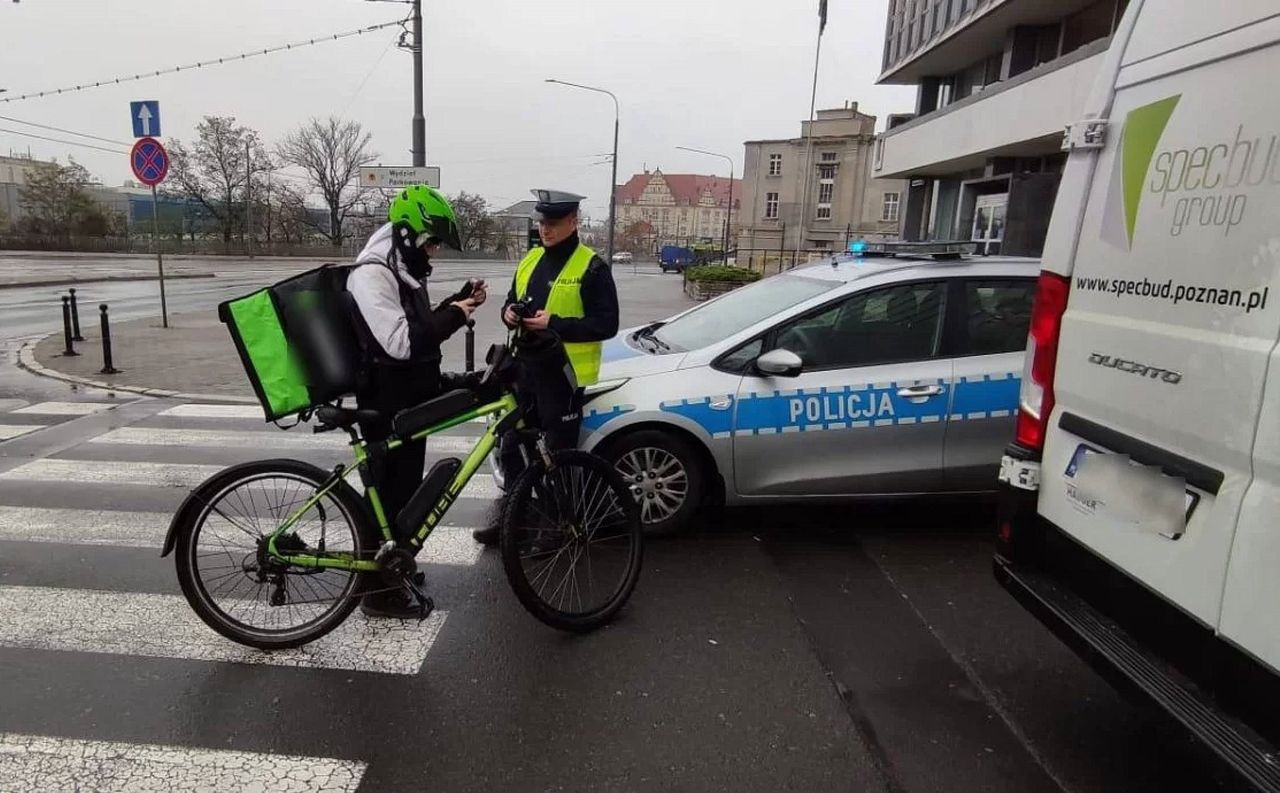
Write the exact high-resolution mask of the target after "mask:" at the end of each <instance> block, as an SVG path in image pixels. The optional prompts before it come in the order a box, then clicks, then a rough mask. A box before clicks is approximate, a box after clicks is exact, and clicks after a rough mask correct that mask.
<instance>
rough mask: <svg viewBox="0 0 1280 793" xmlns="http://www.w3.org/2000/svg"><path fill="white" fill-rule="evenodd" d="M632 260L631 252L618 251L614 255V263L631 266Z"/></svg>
mask: <svg viewBox="0 0 1280 793" xmlns="http://www.w3.org/2000/svg"><path fill="white" fill-rule="evenodd" d="M632 258H633V257H632V255H631V251H617V252H615V253H614V254H613V263H614V264H630V263H631V260H632Z"/></svg>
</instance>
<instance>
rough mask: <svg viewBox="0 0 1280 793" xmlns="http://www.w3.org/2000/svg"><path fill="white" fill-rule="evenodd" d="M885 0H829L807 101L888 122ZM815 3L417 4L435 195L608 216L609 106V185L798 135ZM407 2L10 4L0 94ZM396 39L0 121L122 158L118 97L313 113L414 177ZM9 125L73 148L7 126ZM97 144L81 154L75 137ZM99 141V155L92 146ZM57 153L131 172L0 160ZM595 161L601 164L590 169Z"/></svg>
mask: <svg viewBox="0 0 1280 793" xmlns="http://www.w3.org/2000/svg"><path fill="white" fill-rule="evenodd" d="M887 2H888V0H830V13H829V22H828V25H827V30H826V34H825V36H824V38H823V45H822V68H821V72H820V77H819V82H818V107H819V108H823V107H837V106H840V105H842V104H843V103H844V102H845V101H846V100H855V101H858V102H859V103H860V107H861V108H862V109H863V111H864V112H869V113H873V114H875V115H877V116H879V118H880V122H879V125H880V128H883V125H884V117H885V115H886V114H887V113H892V112H901V111H907V110H910V109H911V107H912V104H913V101H914V92H913V90H912V89H909V88H905V87H900V86H877V85H875V78H876V76H877V74H878V72H879V66H880V58H881V50H882V46H883V38H884V26H885V9H886V5H887ZM817 5H818V2H817V0H643V1H639V0H636V1H630V0H580V2H562V0H543V2H530V0H468V2H446V1H445V0H424V16H425V27H426V50H425V53H426V54H425V58H426V116H427V161H428V163H430V164H433V165H439V166H441V168H442V173H443V176H442V181H443V187H444V189H445V191H446V192H448V193H455V192H457V191H459V190H467V191H471V192H478V193H480V194H481V195H483V196H485V197H486V198H487V199H489V200H490V201H491V202H492V203H494V204H496V205H500V206H505V205H507V204H510V203H512V202H515V201H518V200H522V199H524V198H526V197H528V192H527V191H528V189H529V188H530V187H535V186H538V187H542V186H546V187H559V188H563V189H568V190H576V191H578V192H581V193H584V194H586V195H587V196H589V201H588V202H587V210H588V212H590V213H591V214H596V213H599V216H601V217H602V216H603V213H604V211H605V209H604V208H605V206H606V205H607V196H608V185H609V166H608V164H607V162H606V158H605V157H602V156H599V155H602V154H604V153H607V152H608V151H609V150H610V148H611V146H612V121H613V107H612V103H611V102H610V101H609V98H608V97H606V96H603V95H600V94H591V93H587V92H582V91H577V90H574V89H568V88H564V87H561V86H555V85H548V84H545V83H544V82H543V80H544V79H545V78H547V77H557V78H560V79H563V80H570V81H573V82H580V83H587V84H592V85H598V86H602V87H605V88H608V89H610V90H612V91H613V92H614V93H616V94H617V95H618V98H619V100H620V102H621V104H622V127H621V129H622V133H621V142H620V153H619V167H618V174H619V181H620V182H621V181H624V180H625V179H626V177H627V176H628V175H630V174H632V173H635V172H638V171H640V170H641V169H642V168H643V167H645V166H648V167H649V168H650V169H652V168H654V167H661V168H662V169H664V170H667V171H671V172H698V173H720V174H724V172H725V164H724V162H723V160H718V159H714V158H709V157H702V156H700V155H695V154H689V153H687V152H681V151H676V150H675V147H676V146H682V145H683V146H692V147H696V148H703V149H709V150H712V151H719V152H723V153H725V154H728V155H730V156H732V157H733V159H734V161H735V162H736V163H737V168H738V174H739V175H741V167H742V151H743V148H742V142H743V141H744V140H749V139H753V138H768V137H791V136H795V135H798V134H799V128H800V127H799V125H800V121H801V120H802V119H804V118H807V117H808V112H809V92H810V86H811V83H810V80H811V76H812V67H813V48H814V40H815V36H816V33H817ZM407 8H408V6H404V5H395V4H390V3H382V2H376V3H375V2H365V1H364V0H199V2H197V0H147V1H146V2H143V1H142V0H110V1H109V2H104V0H21V2H20V3H11V2H3V4H0V88H4V89H8V93H7V94H0V99H3V98H5V97H6V96H8V97H13V96H15V95H19V94H22V93H26V92H29V91H38V90H43V89H49V88H62V87H66V86H69V85H76V84H81V83H85V82H95V81H98V80H102V79H107V78H114V77H117V76H121V75H126V74H135V73H137V72H139V71H146V70H153V71H154V70H155V69H160V68H165V67H169V66H177V65H182V64H186V63H190V62H194V61H199V60H205V59H208V58H217V57H222V56H227V55H232V54H236V53H240V52H243V51H246V50H252V49H255V48H257V49H261V48H264V47H270V46H274V45H277V44H284V43H287V42H291V41H297V40H300V39H306V38H310V37H312V36H316V35H322V34H331V33H336V32H339V31H345V30H350V29H354V28H358V27H361V26H364V25H369V24H373V23H377V22H383V21H390V20H394V19H397V18H399V17H401V16H402V15H403V14H404V13H405V11H406V10H407ZM398 34H399V29H398V28H391V29H387V30H382V31H377V32H373V33H367V34H365V35H363V36H359V37H356V38H352V39H346V40H343V41H337V42H329V43H324V44H319V45H317V46H314V47H307V48H302V49H297V50H293V51H290V52H284V53H279V54H273V55H268V56H264V57H260V58H257V59H253V60H249V61H246V62H243V63H233V64H228V65H222V66H216V67H209V68H205V69H202V70H198V71H194V72H183V73H181V74H177V75H168V76H162V77H156V78H152V79H149V80H145V81H142V82H138V83H129V84H124V85H120V86H114V85H113V86H111V87H109V88H98V89H93V90H89V91H83V92H79V93H71V94H64V95H62V96H53V97H45V98H37V99H29V100H23V101H19V102H8V103H0V116H8V117H11V118H17V119H21V120H23V121H33V122H38V123H42V124H48V125H52V126H57V127H64V128H68V129H72V130H76V131H81V132H87V133H91V134H94V135H99V136H102V137H105V138H110V139H113V140H117V141H123V142H126V143H128V142H130V141H131V139H132V138H131V129H130V126H129V118H128V115H129V113H128V102H129V101H130V100H137V99H156V100H159V101H160V103H161V110H162V117H163V124H164V128H163V132H164V137H165V138H166V139H171V138H174V137H177V138H182V139H188V140H189V139H190V138H191V136H192V131H193V128H194V126H195V124H196V122H197V121H198V120H199V119H200V117H201V116H203V115H206V114H217V115H232V116H235V117H236V118H237V119H238V120H239V121H240V122H241V123H244V124H247V125H249V126H251V127H253V128H255V129H257V130H258V131H259V132H260V133H261V134H262V135H263V137H264V139H265V140H266V141H268V142H269V143H270V142H273V141H275V140H278V139H279V138H280V137H281V136H283V135H284V134H285V133H287V132H288V131H289V130H290V129H292V128H293V127H295V126H296V125H297V124H298V123H299V122H300V121H301V120H303V119H305V118H307V117H310V116H326V115H329V114H336V115H339V116H346V117H354V118H358V119H359V120H360V121H361V122H363V123H364V125H365V126H366V128H367V129H369V130H370V131H371V132H372V133H373V146H374V148H375V149H376V150H377V151H378V152H379V153H380V154H381V162H382V163H383V164H386V165H406V164H409V163H410V162H411V159H410V154H409V148H410V124H409V122H410V116H411V114H412V70H411V64H412V59H411V56H410V55H409V54H408V53H407V52H404V51H401V50H398V49H396V48H395V47H394V46H393V45H394V42H395V40H396V38H397V36H398ZM0 129H5V130H20V131H25V132H31V133H34V134H40V135H47V136H49V137H55V138H64V139H71V140H82V139H76V138H69V136H67V135H65V134H60V133H56V132H49V131H45V130H39V129H33V128H31V127H24V126H21V125H18V124H16V123H14V122H12V121H5V120H0ZM84 142H88V143H94V142H93V141H84ZM97 145H107V147H108V148H111V146H110V145H109V144H97ZM28 147H30V151H31V153H32V154H33V155H35V156H37V157H40V158H50V157H57V158H58V159H59V160H65V158H66V157H67V156H68V155H70V156H73V157H74V158H75V159H76V160H77V161H79V162H81V163H83V164H84V165H85V166H86V167H88V168H89V169H90V171H92V172H93V174H94V175H95V176H97V177H99V178H101V179H102V180H103V182H105V183H107V184H113V185H118V184H120V183H122V182H123V181H124V180H126V179H129V178H131V176H130V174H129V169H128V162H127V157H125V156H123V155H116V154H109V153H105V152H100V151H95V150H92V149H87V148H80V147H73V146H68V145H65V144H62V143H53V142H48V141H42V140H37V139H33V138H26V137H21V136H18V135H15V134H12V133H11V132H0V154H8V153H9V150H10V149H12V150H14V151H21V152H24V153H25V152H26V151H27V149H28ZM595 163H603V164H595Z"/></svg>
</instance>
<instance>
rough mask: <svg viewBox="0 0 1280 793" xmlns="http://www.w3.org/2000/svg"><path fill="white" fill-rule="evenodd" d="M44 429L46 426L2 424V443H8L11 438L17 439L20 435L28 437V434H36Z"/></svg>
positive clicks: (0, 437) (0, 432) (0, 429)
mask: <svg viewBox="0 0 1280 793" xmlns="http://www.w3.org/2000/svg"><path fill="white" fill-rule="evenodd" d="M44 428H45V425H44V424H0V441H7V440H9V439H10V438H16V437H18V436H19V435H26V434H27V433H28V432H35V431H36V430H42V429H44Z"/></svg>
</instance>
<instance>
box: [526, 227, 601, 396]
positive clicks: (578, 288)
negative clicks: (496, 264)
mask: <svg viewBox="0 0 1280 793" xmlns="http://www.w3.org/2000/svg"><path fill="white" fill-rule="evenodd" d="M545 250H546V249H545V248H542V247H538V248H534V249H533V250H531V251H529V253H528V254H526V255H525V257H524V258H523V259H521V260H520V264H519V265H517V266H516V299H517V300H523V299H524V296H525V293H526V292H528V291H529V279H530V278H532V277H533V270H534V268H535V267H537V266H538V262H540V261H542V255H543V253H545ZM595 255H596V252H595V251H593V250H591V249H590V248H588V247H587V246H586V245H581V244H580V245H578V247H577V248H576V249H575V250H574V252H573V253H572V254H571V255H570V256H569V261H567V262H565V263H564V267H562V268H560V274H559V275H557V276H556V280H555V283H553V284H552V285H551V294H550V295H548V296H547V305H546V307H545V310H546V312H547V313H548V314H550V315H552V316H553V317H567V318H570V319H580V318H582V317H585V316H586V310H585V309H584V308H583V306H582V278H583V276H585V275H586V274H587V266H588V265H589V264H591V259H592V257H594V256H595ZM603 349H604V344H603V342H598V341H566V342H565V343H564V350H565V352H566V353H567V354H568V356H569V364H570V365H571V366H573V375H574V377H576V378H577V379H578V385H579V386H588V385H591V384H592V383H595V382H596V381H597V380H599V379H600V357H601V353H602V350H603Z"/></svg>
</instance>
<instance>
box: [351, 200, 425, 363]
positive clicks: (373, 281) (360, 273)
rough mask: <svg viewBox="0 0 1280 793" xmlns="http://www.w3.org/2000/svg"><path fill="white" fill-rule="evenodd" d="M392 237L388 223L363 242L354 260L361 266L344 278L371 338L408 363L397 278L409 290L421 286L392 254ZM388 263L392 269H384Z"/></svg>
mask: <svg viewBox="0 0 1280 793" xmlns="http://www.w3.org/2000/svg"><path fill="white" fill-rule="evenodd" d="M391 234H392V230H391V224H390V223H386V224H384V225H383V226H382V228H380V229H378V230H377V231H375V232H374V233H373V236H372V237H370V238H369V241H368V242H367V243H365V246H364V250H362V251H360V255H359V256H357V257H356V264H357V265H360V266H358V267H356V268H355V269H354V270H352V271H351V275H350V277H348V278H347V291H348V292H350V293H351V296H352V297H353V298H354V299H355V301H356V306H358V307H359V309H360V314H361V315H362V316H363V317H364V321H365V324H366V325H368V326H369V331H370V333H372V334H373V338H374V339H376V340H377V341H378V344H381V345H382V349H383V350H385V351H386V353H387V355H388V356H390V357H391V358H394V359H396V360H398V361H407V360H409V321H408V320H407V319H405V316H404V307H403V306H401V305H400V289H399V287H398V286H397V285H396V278H399V279H400V280H401V281H403V282H404V283H405V284H406V285H408V286H409V288H411V289H417V288H419V287H420V286H421V284H420V283H419V282H418V280H417V279H416V278H414V277H413V276H411V275H409V273H407V272H406V271H405V269H404V266H403V265H402V264H401V263H400V256H399V255H398V254H396V253H393V250H392V249H393V240H392V238H391ZM388 263H390V265H391V267H388V266H387V264H388ZM392 268H394V272H392Z"/></svg>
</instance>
